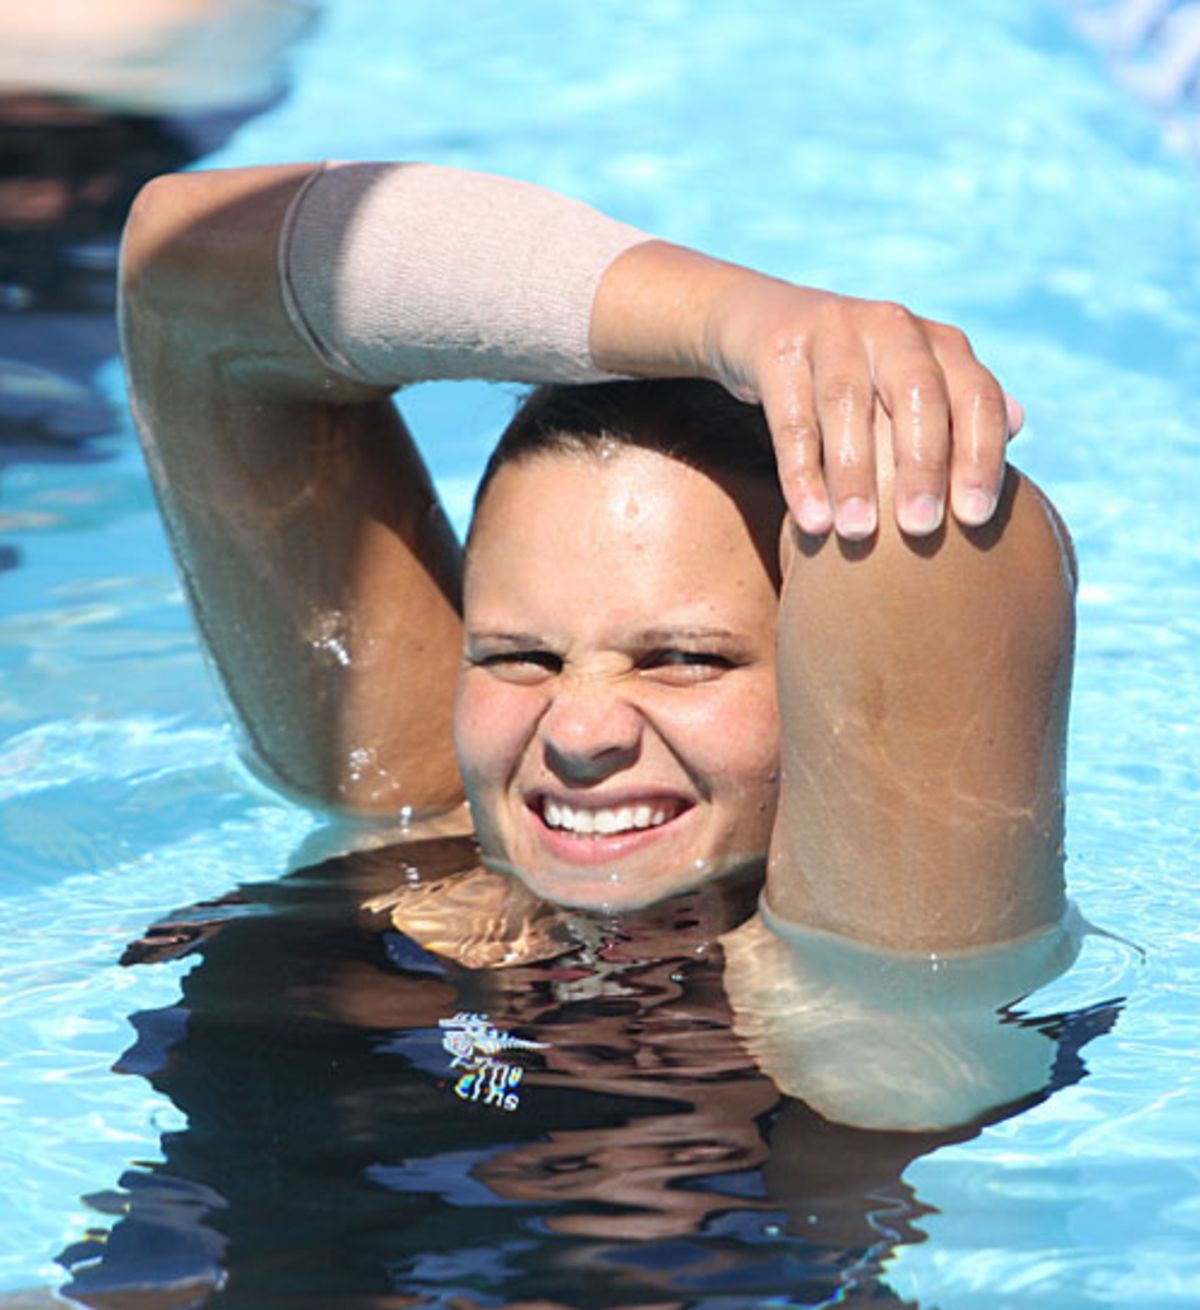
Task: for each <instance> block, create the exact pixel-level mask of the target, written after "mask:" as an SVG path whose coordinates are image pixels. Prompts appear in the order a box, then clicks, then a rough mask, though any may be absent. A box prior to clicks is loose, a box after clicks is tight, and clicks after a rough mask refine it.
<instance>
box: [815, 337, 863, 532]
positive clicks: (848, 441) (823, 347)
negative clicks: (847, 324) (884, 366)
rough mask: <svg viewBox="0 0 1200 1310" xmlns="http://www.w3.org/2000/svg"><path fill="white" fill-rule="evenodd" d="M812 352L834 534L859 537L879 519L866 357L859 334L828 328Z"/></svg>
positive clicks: (817, 339) (817, 413)
mask: <svg viewBox="0 0 1200 1310" xmlns="http://www.w3.org/2000/svg"><path fill="white" fill-rule="evenodd" d="M813 351H814V353H813V394H814V397H815V402H816V415H817V422H818V423H819V425H820V430H821V454H822V457H823V462H824V466H825V485H826V487H827V488H828V491H829V499H830V501H831V503H832V506H833V519H834V525H835V526H836V528H837V533H838V536H840V537H844V538H846V539H847V540H848V541H861V540H862V539H863V538H864V537H869V536H870V535H871V534H872V533H873V532H874V531H875V529H876V527H877V526H878V523H879V509H878V496H877V488H876V477H875V432H874V408H875V386H874V383H873V382H872V380H871V370H870V361H869V360H868V358H867V355H866V352H865V351H864V349H863V346H862V342H861V338H860V337H859V336H858V335H856V334H854V333H851V332H849V331H846V332H840V331H837V330H836V329H834V328H832V327H831V328H830V329H829V330H828V331H826V332H823V333H822V334H820V336H818V337H817V338H816V339H815V344H814V347H813Z"/></svg>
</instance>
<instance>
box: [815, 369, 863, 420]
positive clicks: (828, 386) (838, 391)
mask: <svg viewBox="0 0 1200 1310" xmlns="http://www.w3.org/2000/svg"><path fill="white" fill-rule="evenodd" d="M867 395H868V388H867V386H866V384H865V383H864V382H863V381H862V380H861V379H860V378H857V377H855V376H854V375H853V374H851V373H835V374H833V376H832V377H828V378H825V379H824V380H823V381H822V383H821V403H822V404H823V405H825V406H827V407H828V408H830V409H839V410H843V411H844V410H850V409H856V408H858V406H860V405H862V404H864V403H865V402H866V399H867Z"/></svg>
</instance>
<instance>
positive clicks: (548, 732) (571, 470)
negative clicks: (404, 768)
mask: <svg viewBox="0 0 1200 1310" xmlns="http://www.w3.org/2000/svg"><path fill="white" fill-rule="evenodd" d="M583 390H584V391H585V393H586V392H589V391H592V392H595V391H598V392H599V393H600V396H597V397H595V399H594V401H593V403H595V404H596V405H597V406H602V411H603V410H604V409H606V410H607V411H608V412H609V415H610V422H609V423H608V424H607V425H604V424H595V423H590V424H587V427H588V428H590V429H591V435H590V438H587V439H585V438H584V437H583V435H582V432H581V429H582V428H583V426H584V425H583V424H582V423H581V422H580V419H579V416H580V414H581V413H582V411H583V410H584V409H585V407H586V404H587V401H586V399H583V400H581V399H580V398H579V397H578V396H574V397H571V396H568V397H567V398H566V399H565V403H564V404H563V405H561V406H560V407H558V409H559V410H561V411H562V412H556V405H555V398H554V397H553V396H552V397H551V398H549V399H548V400H543V402H542V403H541V404H540V405H539V406H538V407H537V408H538V411H539V414H538V420H537V422H538V426H539V427H540V428H541V430H542V431H543V432H547V431H549V432H558V433H559V434H561V432H562V431H563V429H561V428H557V427H556V426H555V424H556V423H557V422H558V421H559V420H561V419H566V418H567V417H569V416H570V417H572V418H573V423H574V426H573V427H572V428H570V429H567V431H568V432H569V436H568V437H563V436H561V435H559V440H558V443H557V444H558V449H557V450H556V449H554V448H553V447H548V443H546V444H544V445H543V447H542V448H540V449H539V448H538V447H537V446H533V447H532V452H533V453H530V445H529V443H526V444H525V445H524V446H521V445H518V444H517V443H516V442H513V441H504V440H502V442H501V444H500V447H499V450H498V452H497V454H498V460H497V461H494V462H493V469H494V470H496V471H494V472H493V473H492V476H491V477H490V478H489V479H488V481H487V483H486V487H485V490H484V493H483V494H482V495H481V497H480V499H479V501H478V504H477V509H476V515H475V524H474V527H473V530H472V534H471V544H470V549H469V552H468V556H467V569H466V579H465V582H466V585H465V591H464V601H465V626H466V662H465V667H464V671H463V674H462V676H461V678H460V680H459V689H458V703H457V713H456V717H455V743H456V746H457V751H458V758H459V762H460V765H461V767H462V771H463V781H464V783H465V785H466V788H467V794H468V796H469V797H470V798H471V802H472V811H473V813H474V815H475V816H476V823H477V828H478V832H479V837H480V842H481V845H482V848H483V850H484V851H485V852H488V853H490V854H491V855H492V857H493V859H495V858H497V857H498V858H501V859H503V860H504V861H505V863H506V864H507V865H508V866H509V867H511V869H512V870H513V871H514V872H516V873H517V874H518V876H520V877H522V878H523V879H524V880H525V881H526V882H527V883H528V884H529V886H530V887H531V888H532V889H533V890H534V891H536V892H538V893H539V894H540V895H543V896H546V897H548V898H550V899H552V900H556V901H560V902H565V903H568V904H573V905H588V906H593V907H601V906H604V907H611V906H617V905H630V904H645V903H646V902H647V901H650V900H658V899H660V898H662V897H664V896H668V895H671V894H673V893H675V892H678V891H682V890H685V889H687V888H689V887H691V886H694V885H695V884H696V883H698V882H701V881H705V880H707V879H709V878H712V877H715V876H718V875H720V874H722V873H725V872H728V871H731V870H733V869H736V868H740V867H743V866H745V865H746V864H748V863H753V862H755V861H761V860H762V859H763V858H764V857H765V854H766V849H767V842H768V840H769V838H770V831H771V824H772V821H773V818H774V812H775V797H776V791H777V785H778V758H779V751H778V735H779V734H778V724H777V714H776V692H775V614H776V610H777V608H778V569H777V566H776V563H775V553H776V552H775V540H776V537H777V536H778V530H779V524H780V522H781V521H782V516H783V504H782V500H781V498H780V496H779V492H778V488H777V483H776V481H775V478H774V472H773V470H772V471H771V476H770V477H769V479H768V478H766V477H763V476H761V475H760V476H757V477H756V476H752V475H750V474H747V473H738V472H728V471H718V470H716V469H713V468H701V467H697V466H696V464H695V462H692V463H688V462H685V459H684V458H683V456H685V454H686V452H687V451H688V440H687V436H686V434H687V432H688V425H689V414H688V409H689V407H690V408H691V409H692V410H697V409H698V408H699V406H700V405H701V404H703V402H704V401H705V400H707V401H708V402H709V404H710V406H711V407H712V409H714V410H715V411H717V412H721V411H726V412H728V411H731V410H733V409H735V407H736V408H741V409H746V407H745V406H737V404H736V402H733V401H730V400H729V399H728V398H727V397H722V396H721V395H720V394H719V389H718V388H716V387H715V386H713V385H712V384H707V385H706V384H691V383H684V384H678V383H668V384H660V383H626V384H620V383H617V384H608V385H607V386H605V385H601V386H600V387H598V388H585V389H583ZM712 392H717V393H718V394H716V395H713V394H711V393H712ZM672 400H674V409H675V413H674V414H672V412H671V411H672ZM688 402H690V405H689V403H688ZM652 406H653V408H652ZM623 407H624V422H623V424H622V425H621V426H618V425H617V424H616V423H615V422H613V421H611V416H612V415H614V414H619V413H621V412H622V408H623ZM639 407H640V413H639ZM651 420H653V421H654V422H656V423H657V424H659V425H660V426H659V428H658V430H657V434H656V430H655V428H654V427H651V426H649V423H650V421H651ZM521 422H522V420H520V419H518V425H520V424H521ZM664 422H673V424H674V426H675V431H677V432H678V433H681V434H683V435H681V436H677V437H676V438H675V440H674V443H673V446H674V449H675V451H676V453H675V454H674V455H667V454H664V453H663V452H662V450H661V449H654V448H653V444H651V443H653V442H654V440H655V437H656V435H657V444H658V445H659V446H661V445H662V444H663V443H664V439H665V438H666V437H668V436H669V433H668V432H663V431H662V427H661V425H662V424H663V423H664ZM741 427H742V428H745V429H749V430H748V431H743V432H739V431H738V427H737V426H735V425H734V423H733V422H731V423H730V425H729V426H728V427H727V428H726V431H725V437H726V440H727V442H731V443H732V442H735V441H737V440H738V439H739V438H740V439H741V440H742V441H743V442H747V443H753V442H754V441H755V440H760V441H761V439H762V438H761V434H759V433H757V432H755V431H754V429H753V426H752V425H751V424H750V423H749V422H747V421H746V420H744V419H743V421H742V424H741ZM639 432H640V433H641V434H642V435H641V440H642V442H644V443H646V444H642V445H639V444H636V443H637V437H638V433H639ZM696 445H697V447H699V446H700V443H699V442H697V443H696ZM513 447H515V453H514V450H513ZM547 447H548V448H547ZM691 454H692V460H693V461H695V460H696V459H697V458H698V457H699V454H698V450H693V451H692V452H691ZM729 462H732V461H729ZM746 462H747V463H750V462H751V461H750V459H749V458H748V459H747V461H746ZM701 524H702V525H703V529H702V530H700V531H697V530H695V528H694V526H693V525H701ZM683 525H689V527H688V529H687V530H681V529H682V528H683ZM617 580H619V585H618V586H614V582H616V581H617Z"/></svg>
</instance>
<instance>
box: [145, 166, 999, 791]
mask: <svg viewBox="0 0 1200 1310" xmlns="http://www.w3.org/2000/svg"><path fill="white" fill-rule="evenodd" d="M294 202H295V203H294ZM281 238H286V239H284V240H282V241H281ZM121 318H122V329H123V341H124V348H125V353H126V360H127V367H128V372H129V378H130V387H131V398H132V403H133V408H134V413H135V417H136V419H137V423H138V427H139V430H140V432H141V434H142V437H143V441H144V443H145V446H146V451H147V457H148V462H149V465H150V468H151V472H152V475H153V477H154V482H155V486H156V489H157V492H158V495H159V498H160V501H161V504H162V508H163V514H164V518H165V521H166V523H167V527H168V532H169V535H170V537H171V541H172V544H173V547H174V549H175V552H176V556H177V559H178V560H179V564H180V569H181V572H182V574H183V576H184V580H185V585H186V587H187V590H188V593H189V597H190V600H191V603H192V606H193V609H194V612H195V614H196V617H197V621H198V624H199V626H200V628H201V630H202V633H203V636H204V640H205V642H206V645H207V647H208V650H209V652H210V654H211V655H212V657H213V659H214V662H215V664H216V666H217V669H218V672H219V673H220V675H221V679H222V682H223V684H224V686H225V689H226V692H227V694H228V697H229V699H230V701H231V702H232V705H233V708H234V710H235V712H236V714H237V716H238V718H239V719H240V721H241V723H242V725H243V728H244V730H245V733H246V736H247V738H248V744H249V748H250V753H251V755H252V757H253V758H254V759H255V760H256V761H257V762H258V763H259V764H260V766H261V767H263V768H264V769H265V770H266V771H267V772H268V773H270V774H271V775H272V776H273V777H274V778H275V779H276V780H278V781H280V782H282V783H283V784H284V785H285V786H287V787H289V788H291V789H293V790H295V791H297V792H299V793H301V794H303V795H305V796H308V797H310V798H313V799H316V800H319V801H322V802H325V803H332V804H337V805H341V806H345V807H348V808H351V809H357V810H366V811H381V812H387V811H391V810H394V809H395V808H396V807H397V806H398V805H401V804H407V805H412V806H414V807H416V808H418V809H434V808H440V807H442V806H444V805H448V804H451V803H453V802H454V801H455V800H456V799H458V798H459V796H460V788H459V783H458V779H457V774H456V770H455V767H454V763H453V759H452V752H451V746H450V730H449V722H450V713H451V701H452V695H453V682H454V677H455V670H456V668H457V662H458V653H459V642H460V632H459V618H458V586H459V570H460V561H459V556H458V548H457V545H456V543H455V542H454V539H453V536H452V534H451V532H450V529H449V528H448V526H447V524H446V521H445V519H444V516H443V515H442V513H441V510H440V507H439V506H438V505H437V502H436V497H435V495H434V492H433V490H432V487H431V486H430V482H429V478H428V476H427V474H426V472H425V470H424V468H423V466H422V464H421V461H420V457H419V455H418V453H417V451H416V448H415V446H414V445H413V443H412V441H411V438H410V437H409V436H408V434H407V432H406V431H405V429H404V426H403V423H402V421H401V420H400V419H399V417H398V415H397V414H396V412H395V409H394V407H393V406H392V404H391V402H390V399H389V394H390V392H391V390H392V389H393V388H394V387H395V386H396V385H398V384H401V383H402V382H404V381H406V380H411V379H413V378H415V377H513V378H522V379H527V380H531V381H574V380H584V379H587V378H592V377H601V376H605V375H607V374H609V373H612V372H621V373H627V374H633V375H640V376H648V377H651V376H706V377H715V378H717V379H718V380H720V381H722V382H723V383H724V384H725V385H726V386H727V387H729V389H730V390H732V391H734V392H735V393H736V394H739V395H742V396H744V397H748V398H755V399H761V400H762V401H763V403H764V405H765V407H766V410H767V413H768V418H769V420H770V422H771V424H772V429H773V432H774V435H775V439H776V447H777V451H778V453H779V459H780V469H781V476H782V478H783V482H784V487H785V491H786V492H787V494H788V496H789V499H790V502H791V504H792V505H793V508H794V510H795V512H796V513H797V515H798V517H799V520H800V522H801V523H802V524H804V525H805V526H806V527H808V528H816V529H820V528H821V526H822V525H827V524H828V521H829V517H830V515H829V507H828V502H827V501H826V500H825V492H824V483H823V481H822V476H821V467H822V464H823V466H824V474H825V478H826V479H827V480H828V482H829V484H830V488H831V491H832V494H833V498H834V502H835V504H836V505H837V507H838V528H839V531H841V532H842V534H843V535H844V536H847V537H856V536H861V535H863V534H864V533H866V532H868V531H869V530H870V528H871V526H872V525H873V523H874V519H875V513H876V511H875V508H874V505H875V492H874V478H875V472H874V465H873V459H874V456H873V452H872V449H871V447H870V445H869V444H867V443H865V441H864V433H866V432H869V421H870V415H871V414H872V413H873V411H874V410H875V408H876V400H877V399H879V400H882V402H883V404H884V405H885V406H887V407H888V408H889V410H891V411H892V412H894V413H896V414H898V415H899V416H900V420H899V423H898V433H899V435H898V437H897V440H896V457H897V460H898V463H899V465H900V468H901V475H900V478H899V480H900V481H901V482H902V483H903V484H904V485H905V486H906V487H908V488H909V489H910V490H911V489H912V488H913V487H917V488H919V489H923V490H924V491H925V492H927V493H929V495H930V496H931V497H932V500H931V501H929V502H928V503H915V504H910V499H911V498H909V499H905V497H908V492H907V491H906V492H905V496H904V497H902V500H904V505H903V507H902V510H901V516H902V518H904V521H905V522H906V524H907V526H908V527H909V528H910V529H912V530H915V531H928V530H930V529H931V528H932V527H933V526H934V523H935V522H936V521H940V518H941V514H942V509H941V505H942V500H943V499H944V495H945V485H946V482H945V479H946V471H945V470H946V468H947V466H949V467H950V469H951V472H950V483H951V485H952V487H953V489H954V505H955V507H956V510H957V512H958V513H959V514H960V516H962V517H964V518H967V519H972V518H973V517H974V518H978V517H986V515H987V512H989V506H990V504H991V503H992V502H993V500H994V495H995V492H994V488H995V487H996V486H998V485H999V478H1000V473H1001V469H1002V466H1003V447H1004V441H1005V436H1006V421H1005V417H1004V401H1003V393H1002V392H1001V391H1000V389H999V387H998V385H997V384H996V383H995V381H994V379H992V378H991V376H990V374H988V373H986V371H985V370H983V369H982V368H981V367H980V366H979V365H978V364H977V363H976V362H975V361H974V358H973V357H972V356H971V354H970V350H969V348H968V347H967V346H966V344H965V341H964V340H963V339H962V338H961V337H960V336H959V335H958V334H955V333H953V332H952V331H951V330H950V329H943V328H940V327H938V326H937V325H933V324H928V323H925V322H923V321H922V320H917V319H913V318H912V316H910V315H908V314H906V313H905V312H904V311H902V310H899V309H898V307H896V306H890V305H875V304H871V303H869V302H860V301H847V300H845V299H843V298H840V297H837V296H833V295H830V294H827V293H823V292H815V291H809V290H805V289H803V288H797V287H791V286H788V285H787V284H783V283H779V282H777V281H775V280H774V279H770V278H766V277H763V276H761V275H759V274H756V273H753V272H751V271H750V270H746V269H741V268H737V267H735V266H732V265H727V264H723V263H721V262H719V261H716V260H711V259H708V258H707V257H705V256H703V255H699V254H697V253H695V252H692V251H686V250H683V249H681V248H679V247H675V246H671V245H668V244H666V243H663V242H657V241H651V240H648V239H643V234H641V233H637V232H635V231H634V230H633V229H628V228H624V227H622V225H619V224H614V223H612V221H611V220H608V219H606V218H604V217H603V216H602V215H599V214H596V213H595V211H592V210H589V209H587V208H586V207H585V206H581V205H578V204H576V203H575V202H573V201H566V200H563V199H562V198H560V197H556V196H553V195H552V194H551V193H549V192H545V191H542V190H541V189H540V188H536V187H528V186H525V185H524V184H521V183H513V182H508V181H506V180H505V179H500V178H487V177H483V176H480V175H475V174H464V173H460V172H457V171H456V170H448V169H437V168H432V167H429V166H423V165H416V166H412V165H358V166H350V167H347V168H342V169H333V170H330V171H328V172H323V171H322V170H317V169H314V168H313V167H312V166H308V165H300V166H280V167H267V168H255V169H245V170H234V171H230V172H218V173H207V174H192V175H180V176H173V177H167V178H162V179H158V180H157V181H155V182H153V183H151V184H150V185H149V186H148V187H147V188H146V189H145V191H144V192H143V193H142V195H141V196H140V198H139V200H138V202H137V204H136V205H135V207H134V210H133V213H132V215H131V218H130V221H129V225H128V228H127V232H126V238H125V245H124V252H123V272H122V304H121ZM975 484H978V486H979V488H981V489H982V490H983V498H984V502H985V503H984V505H983V507H982V510H980V509H979V507H978V506H975V505H973V503H972V502H971V500H970V498H969V496H968V494H967V492H966V491H965V490H964V488H970V487H971V486H974V485H975Z"/></svg>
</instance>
